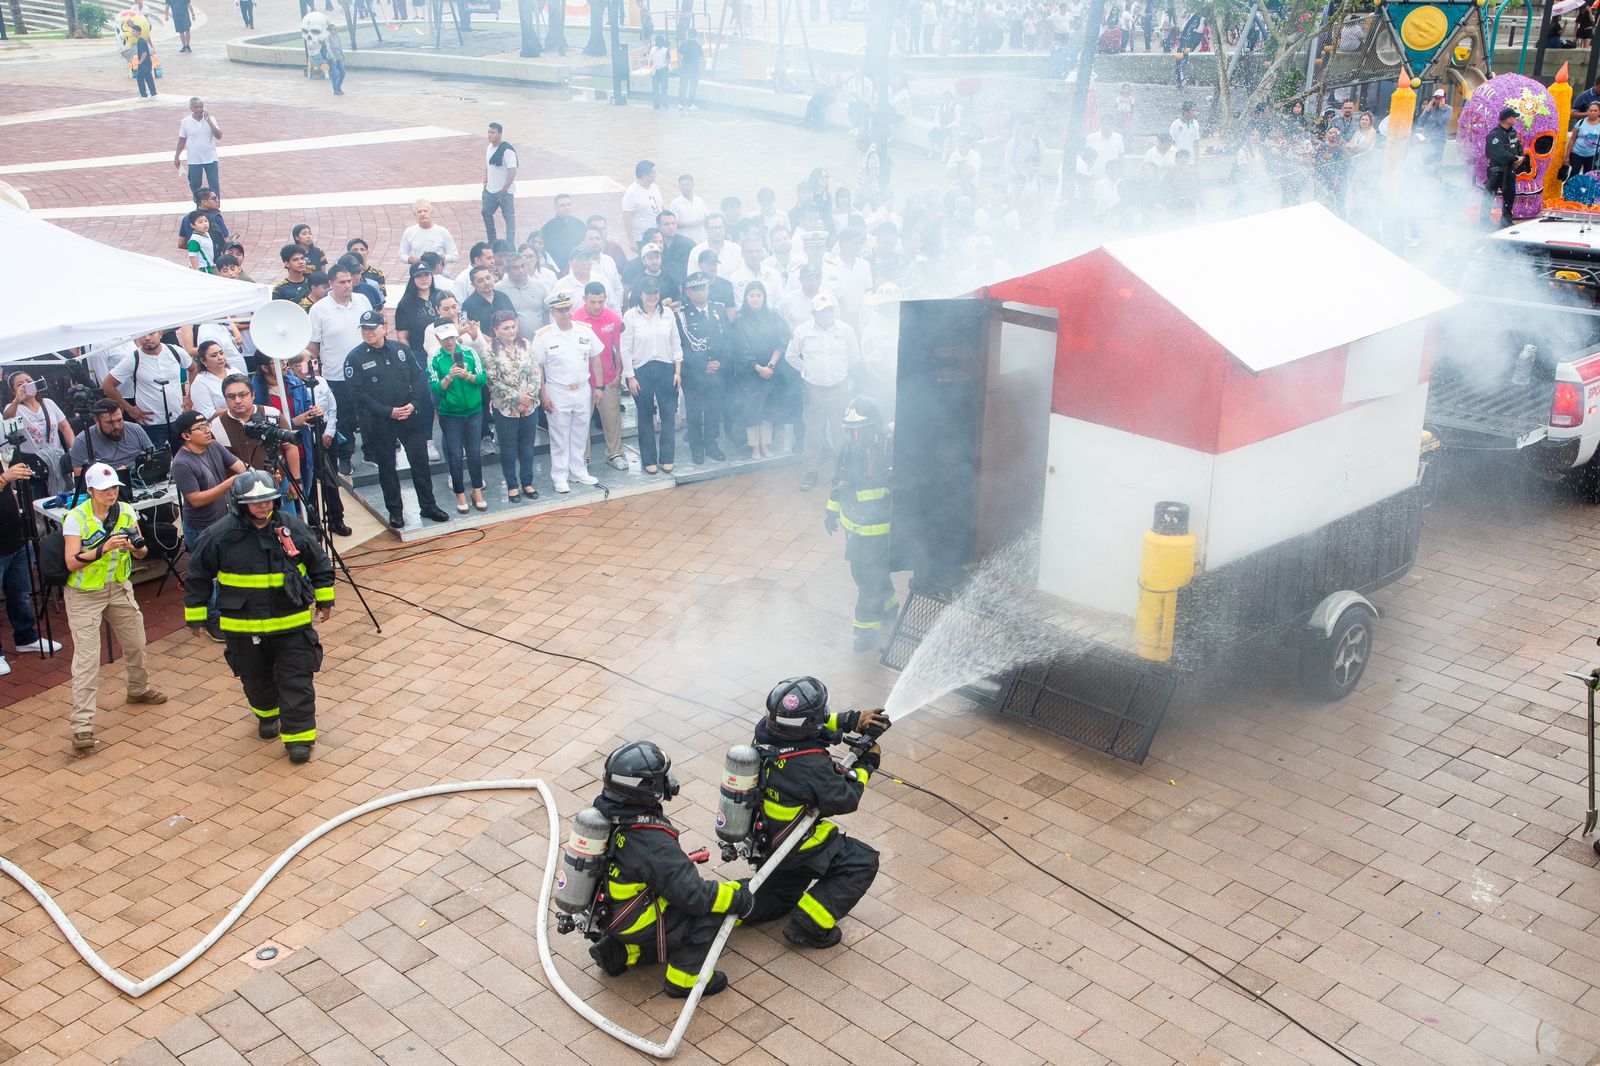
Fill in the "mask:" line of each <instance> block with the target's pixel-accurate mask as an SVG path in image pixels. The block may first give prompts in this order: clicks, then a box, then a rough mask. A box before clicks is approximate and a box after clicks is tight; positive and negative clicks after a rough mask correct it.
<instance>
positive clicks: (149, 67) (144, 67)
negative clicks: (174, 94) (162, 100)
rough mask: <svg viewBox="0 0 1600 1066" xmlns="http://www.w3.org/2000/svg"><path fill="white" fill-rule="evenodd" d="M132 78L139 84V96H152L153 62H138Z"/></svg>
mask: <svg viewBox="0 0 1600 1066" xmlns="http://www.w3.org/2000/svg"><path fill="white" fill-rule="evenodd" d="M133 80H134V82H136V83H137V84H138V86H139V95H140V96H154V95H155V94H156V73H155V64H153V63H140V64H139V65H138V66H136V67H134V68H133ZM147 90H148V91H147Z"/></svg>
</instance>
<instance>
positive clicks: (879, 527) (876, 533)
mask: <svg viewBox="0 0 1600 1066" xmlns="http://www.w3.org/2000/svg"><path fill="white" fill-rule="evenodd" d="M839 524H840V525H841V526H843V527H844V531H845V532H846V533H854V534H855V535H856V536H858V537H883V536H887V535H888V533H889V523H887V522H878V523H875V524H873V525H867V526H862V525H857V524H856V523H854V522H852V521H850V519H848V518H846V517H845V516H844V515H842V514H841V515H840V516H839Z"/></svg>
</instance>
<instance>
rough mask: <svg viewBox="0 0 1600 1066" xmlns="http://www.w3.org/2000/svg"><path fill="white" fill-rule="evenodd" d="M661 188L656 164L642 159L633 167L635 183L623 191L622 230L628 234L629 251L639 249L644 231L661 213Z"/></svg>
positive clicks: (654, 222) (630, 252)
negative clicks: (657, 185) (657, 177)
mask: <svg viewBox="0 0 1600 1066" xmlns="http://www.w3.org/2000/svg"><path fill="white" fill-rule="evenodd" d="M662 206H663V204H662V202H661V190H660V189H659V188H657V187H656V165H655V164H654V163H652V162H650V160H648V159H641V160H639V162H638V165H636V166H635V167H634V168H633V184H632V185H630V186H628V187H627V188H626V189H625V190H623V193H622V232H623V233H626V234H627V235H628V253H629V254H630V255H631V254H633V253H634V252H637V251H638V250H639V242H640V241H641V240H643V239H644V231H645V230H647V229H649V228H651V227H652V226H654V225H655V224H656V216H657V215H659V214H660V213H661V208H662Z"/></svg>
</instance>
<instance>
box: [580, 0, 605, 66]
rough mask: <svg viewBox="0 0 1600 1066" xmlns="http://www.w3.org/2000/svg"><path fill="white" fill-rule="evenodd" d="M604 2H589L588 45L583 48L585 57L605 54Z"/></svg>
mask: <svg viewBox="0 0 1600 1066" xmlns="http://www.w3.org/2000/svg"><path fill="white" fill-rule="evenodd" d="M604 3H605V0H589V43H588V44H586V45H584V46H583V54H584V55H586V56H603V55H605V54H606V30H605V8H604V7H603V6H602V4H604Z"/></svg>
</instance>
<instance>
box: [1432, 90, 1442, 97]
mask: <svg viewBox="0 0 1600 1066" xmlns="http://www.w3.org/2000/svg"><path fill="white" fill-rule="evenodd" d="M1433 95H1434V96H1436V97H1439V96H1443V95H1444V90H1443V89H1435V90H1433Z"/></svg>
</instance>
